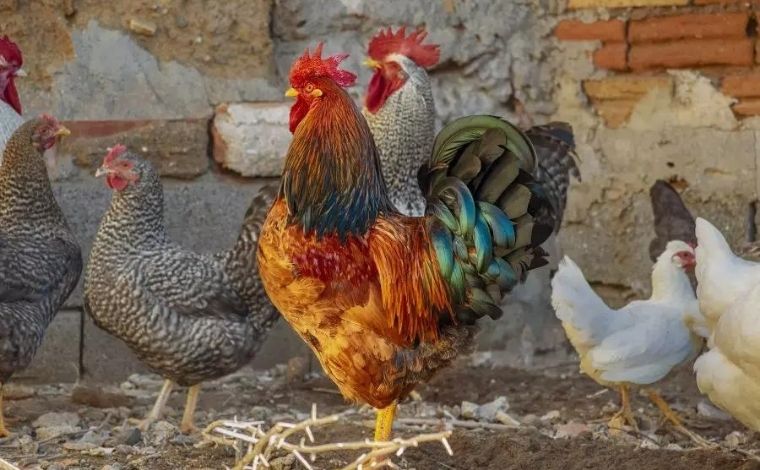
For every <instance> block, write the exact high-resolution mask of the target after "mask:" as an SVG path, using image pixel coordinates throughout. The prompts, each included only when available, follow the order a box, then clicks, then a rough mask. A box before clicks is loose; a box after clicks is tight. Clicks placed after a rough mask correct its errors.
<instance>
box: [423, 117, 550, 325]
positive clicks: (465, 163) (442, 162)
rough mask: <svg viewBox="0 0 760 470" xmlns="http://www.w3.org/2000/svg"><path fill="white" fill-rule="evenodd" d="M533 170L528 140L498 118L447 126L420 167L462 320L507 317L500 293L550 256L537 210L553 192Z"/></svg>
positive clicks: (441, 255)
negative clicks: (538, 181)
mask: <svg viewBox="0 0 760 470" xmlns="http://www.w3.org/2000/svg"><path fill="white" fill-rule="evenodd" d="M535 168H536V152H535V150H534V148H533V146H532V144H531V142H530V140H529V139H528V138H527V137H526V136H525V134H524V133H523V132H522V131H520V130H519V129H518V128H517V127H515V126H513V125H512V124H510V123H508V122H506V121H504V120H502V119H500V118H497V117H493V116H469V117H465V118H462V119H458V120H457V121H454V122H453V123H451V124H449V125H448V126H446V127H445V128H444V129H443V130H442V131H441V132H440V133H439V134H438V136H437V137H436V140H435V145H434V149H433V154H432V155H431V158H430V160H429V162H428V163H427V164H426V165H423V167H422V168H420V172H419V174H418V177H419V180H420V187H421V188H422V190H423V192H424V193H425V194H426V196H427V198H428V209H427V213H428V216H429V217H430V218H431V223H432V227H434V228H431V236H432V240H433V247H434V249H435V250H436V255H437V258H438V262H439V265H440V271H441V274H442V275H443V277H444V278H445V279H446V280H447V281H448V283H449V287H450V289H451V293H452V298H453V300H454V302H455V312H456V315H457V318H458V320H459V321H461V322H464V323H472V322H474V321H476V320H477V319H478V318H481V317H483V316H484V315H488V316H490V317H492V318H498V317H499V316H501V314H502V311H501V308H500V303H501V299H502V296H503V295H504V294H506V293H507V292H509V291H510V290H511V289H512V288H513V287H514V286H515V285H517V283H518V282H519V281H520V280H522V279H524V278H525V275H526V273H527V272H528V271H529V270H531V269H534V268H535V267H537V266H540V265H542V263H543V262H545V260H544V259H543V257H544V256H545V252H544V251H543V250H541V249H540V248H539V247H538V245H539V244H540V243H542V242H543V241H544V232H545V231H544V230H542V226H541V225H540V224H538V223H537V222H536V221H535V220H534V215H535V214H537V213H538V211H539V210H541V211H543V210H545V204H547V201H546V199H547V198H546V196H545V195H544V194H542V193H541V187H540V186H539V185H536V184H535V181H534V179H533V177H532V173H533V171H534V170H535ZM550 231H551V230H550Z"/></svg>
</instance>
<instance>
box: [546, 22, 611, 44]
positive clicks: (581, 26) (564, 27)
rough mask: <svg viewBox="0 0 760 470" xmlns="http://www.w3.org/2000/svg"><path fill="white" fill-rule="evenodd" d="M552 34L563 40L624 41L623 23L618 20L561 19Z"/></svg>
mask: <svg viewBox="0 0 760 470" xmlns="http://www.w3.org/2000/svg"><path fill="white" fill-rule="evenodd" d="M554 35H555V36H557V38H558V39H561V40H563V41H612V42H622V41H625V23H624V22H622V21H620V20H608V21H594V22H593V23H584V22H583V21H579V20H562V21H560V22H559V24H557V27H556V28H554Z"/></svg>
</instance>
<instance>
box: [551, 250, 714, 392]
mask: <svg viewBox="0 0 760 470" xmlns="http://www.w3.org/2000/svg"><path fill="white" fill-rule="evenodd" d="M682 250H691V248H690V247H689V246H688V245H687V244H685V243H683V242H670V243H669V244H668V248H667V249H666V251H665V252H664V253H663V254H662V255H661V256H660V257H659V258H658V260H657V263H655V266H654V269H653V270H652V296H651V297H650V298H649V299H648V300H639V301H634V302H631V303H629V304H628V305H626V306H625V307H623V308H621V309H619V310H614V309H611V308H609V307H608V306H607V305H606V304H605V303H604V302H603V301H602V299H601V298H599V296H598V295H596V293H595V292H594V291H593V289H592V288H591V286H590V285H589V284H588V282H587V281H586V279H585V277H584V276H583V273H582V272H581V270H580V269H579V268H578V266H577V265H576V264H575V263H573V262H572V260H570V259H569V258H567V257H565V259H564V260H563V262H562V263H561V264H560V266H559V270H558V271H557V273H556V274H555V276H554V279H553V280H552V305H553V306H554V309H555V311H556V314H557V318H559V319H560V320H561V321H562V325H563V327H564V328H565V332H566V333H567V336H568V338H569V339H570V341H571V343H572V344H573V346H574V347H575V349H576V351H577V352H578V354H579V355H580V357H581V370H582V371H583V372H584V373H586V374H587V375H589V376H591V377H592V378H594V379H595V380H597V381H598V382H599V383H601V384H604V385H611V384H616V383H634V384H651V383H654V382H656V381H658V380H660V379H662V378H663V377H665V375H667V374H668V372H670V370H671V369H672V368H673V367H675V366H677V365H679V364H681V363H683V362H685V361H687V360H689V359H690V358H691V357H693V356H694V355H695V354H696V352H697V349H698V347H699V345H700V341H699V340H698V339H697V338H696V337H695V336H694V335H692V334H691V332H690V331H689V328H688V326H687V324H688V323H689V322H690V321H694V319H699V318H700V317H701V315H700V313H699V307H698V304H697V300H696V297H695V296H694V292H693V290H692V288H691V284H690V283H689V278H688V277H687V276H686V274H685V273H684V272H683V269H681V268H680V267H679V266H676V265H675V264H674V261H673V256H674V255H675V253H676V252H678V251H682Z"/></svg>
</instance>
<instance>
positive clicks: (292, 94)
mask: <svg viewBox="0 0 760 470" xmlns="http://www.w3.org/2000/svg"><path fill="white" fill-rule="evenodd" d="M285 96H287V97H288V98H295V97H296V96H298V90H296V89H295V88H293V87H290V88H288V91H286V92H285Z"/></svg>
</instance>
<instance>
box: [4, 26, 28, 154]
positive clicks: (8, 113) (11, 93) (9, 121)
mask: <svg viewBox="0 0 760 470" xmlns="http://www.w3.org/2000/svg"><path fill="white" fill-rule="evenodd" d="M23 63H24V60H23V58H22V56H21V50H20V49H19V48H18V46H17V45H16V43H14V42H13V41H11V40H10V39H8V36H3V37H1V38H0V154H2V152H3V149H4V148H5V143H6V142H7V141H8V139H10V138H11V135H13V131H15V130H16V129H17V128H18V127H19V126H21V124H23V122H24V121H23V119H21V101H20V100H19V96H18V92H17V91H16V83H15V79H16V77H23V76H26V73H24V71H23V70H22V69H21V65H23ZM1 161H2V160H0V162H1Z"/></svg>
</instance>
